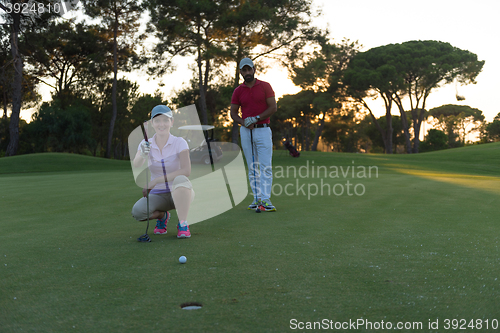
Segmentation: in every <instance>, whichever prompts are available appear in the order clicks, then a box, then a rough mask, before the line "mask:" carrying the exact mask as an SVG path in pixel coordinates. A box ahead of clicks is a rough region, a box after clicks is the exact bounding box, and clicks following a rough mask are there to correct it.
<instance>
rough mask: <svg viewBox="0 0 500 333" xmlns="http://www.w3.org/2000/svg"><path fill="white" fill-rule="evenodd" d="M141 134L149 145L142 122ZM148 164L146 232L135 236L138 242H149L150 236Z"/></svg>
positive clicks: (147, 177)
mask: <svg viewBox="0 0 500 333" xmlns="http://www.w3.org/2000/svg"><path fill="white" fill-rule="evenodd" d="M141 129H142V134H143V135H144V140H146V144H147V145H149V141H148V135H147V134H146V129H145V128H144V124H142V123H141ZM147 163H148V165H147V167H146V202H147V204H146V206H147V216H148V217H147V221H148V222H147V225H146V233H145V234H144V235H142V236H141V237H139V238H137V241H139V242H151V238H150V237H149V235H148V229H149V172H148V170H149V161H147Z"/></svg>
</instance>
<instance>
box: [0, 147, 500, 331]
mask: <svg viewBox="0 0 500 333" xmlns="http://www.w3.org/2000/svg"><path fill="white" fill-rule="evenodd" d="M499 153H500V144H487V145H481V146H473V147H466V148H460V149H454V150H447V151H442V152H435V153H427V154H419V155H394V156H386V155H365V154H336V153H315V152H303V153H302V155H301V157H300V158H297V159H294V158H291V157H288V156H286V154H281V153H280V152H276V153H275V158H274V167H275V180H274V184H275V191H276V192H277V191H278V190H279V189H280V187H281V188H282V189H284V188H285V187H286V186H287V185H289V187H288V193H291V194H293V195H291V196H288V195H285V194H284V193H282V194H281V195H274V196H273V203H274V204H275V205H276V207H277V209H278V211H277V212H275V213H262V214H255V213H253V212H251V211H248V210H247V209H246V205H248V203H249V202H250V201H251V196H250V195H249V196H248V197H247V200H246V201H243V202H242V203H240V204H239V205H238V206H237V207H236V208H235V209H232V210H230V211H228V212H226V213H224V214H222V215H219V216H217V217H215V218H212V219H209V220H207V221H204V222H201V223H197V224H195V225H193V226H192V228H191V231H192V234H193V237H192V238H191V239H189V240H178V239H176V237H175V231H174V229H175V227H174V226H170V228H169V234H168V235H166V236H156V235H152V239H153V242H152V243H147V244H144V243H138V242H137V241H136V238H137V237H138V236H139V235H140V234H142V233H143V232H144V224H142V223H137V222H135V220H133V219H132V217H131V216H130V210H131V207H132V205H133V204H134V202H135V201H136V200H137V199H138V198H139V196H140V189H139V188H138V187H137V186H136V185H135V184H134V183H133V179H132V178H133V177H132V173H131V171H130V169H129V168H130V165H129V164H128V162H123V161H109V160H104V159H94V158H91V157H82V156H78V155H65V154H42V155H26V156H19V157H15V158H2V159H0V183H1V193H0V197H1V198H0V199H1V201H0V202H1V220H0V228H1V230H2V232H1V234H0V276H1V280H2V285H1V288H0V325H1V331H2V332H18V331H40V332H67V331H75V332H132V331H136V332H165V331H168V332H286V331H305V330H306V327H304V329H301V330H292V329H291V328H290V327H291V324H290V321H291V320H292V319H296V320H297V322H304V323H306V322H319V321H322V320H323V319H328V320H332V321H333V322H348V321H349V320H352V321H356V320H357V319H360V318H363V319H365V320H369V321H371V322H378V323H380V322H381V321H384V322H386V323H387V322H392V323H394V324H395V323H397V322H407V321H408V322H421V323H423V331H427V332H438V331H439V332H442V331H443V330H444V320H445V319H458V320H460V319H466V320H467V323H469V321H470V320H471V319H482V320H486V319H489V322H490V325H491V321H492V320H494V319H496V320H500V310H498V299H499V296H500V265H499V263H500V250H499V240H500V236H499V235H500V225H499V221H498V217H499V215H500V214H499V213H500V208H499V207H500V169H499V165H500V164H499V162H500V161H499V156H500V154H499ZM307 165H309V169H306V166H307ZM293 166H294V167H295V170H296V171H299V170H302V174H301V175H302V176H304V175H305V171H306V170H309V175H308V177H301V176H300V174H297V175H296V177H294V176H293V173H292V171H293V168H292V167H293ZM313 166H315V167H317V166H324V167H326V168H327V170H328V171H329V173H328V174H327V175H328V176H327V177H324V175H323V177H317V174H315V177H313V176H312V167H313ZM352 166H355V167H356V169H355V170H356V173H355V174H354V176H355V177H352V173H349V172H348V173H346V176H347V177H346V178H344V177H343V175H342V170H343V171H345V170H346V169H347V167H352ZM362 166H365V167H369V166H372V167H377V170H378V174H377V176H375V174H374V173H373V174H372V177H371V178H368V177H365V178H362V177H359V176H362V174H358V173H357V172H358V171H360V170H362ZM301 167H302V169H300V168H301ZM279 168H281V169H282V170H287V168H288V171H289V174H288V176H286V173H282V174H281V175H278V174H277V171H278V169H279ZM336 168H337V169H338V170H339V174H338V175H339V177H338V178H335V177H333V176H335V169H336ZM321 170H324V169H321ZM349 170H351V171H352V169H349ZM316 171H317V170H316ZM277 176H279V177H277ZM347 181H349V184H351V186H350V188H349V189H350V193H351V195H348V189H347V185H346V184H347ZM290 184H291V185H290ZM325 184H328V185H325ZM359 184H361V185H362V186H361V185H359ZM302 185H303V187H302V189H303V191H301V190H299V189H298V187H299V188H300V186H302ZM341 185H342V187H343V188H344V193H343V194H342V195H335V193H332V192H330V194H328V193H327V190H328V188H330V190H331V189H332V188H334V186H337V187H335V190H336V193H337V194H339V193H340V188H341V187H340V186H341ZM356 185H358V187H357V190H358V194H360V193H361V190H362V189H364V193H363V195H356V194H355V193H354V186H356ZM322 186H323V187H322ZM321 188H323V195H321V193H320V192H319V191H321ZM315 189H317V190H318V193H317V194H316V195H312V193H314V190H315ZM292 192H293V193H292ZM308 192H309V193H308ZM308 194H309V195H308ZM308 197H309V199H308ZM181 255H185V256H186V257H187V260H188V261H187V263H186V264H185V265H181V264H179V263H178V262H177V260H178V258H179V256H181ZM191 301H193V302H200V303H202V304H203V308H202V309H200V310H196V311H186V310H182V309H180V304H182V303H184V302H191ZM437 319H439V321H440V322H439V325H440V327H439V329H438V330H432V329H428V323H429V320H430V321H436V320H437ZM483 329H485V328H484V327H483ZM353 331H360V332H361V331H367V330H366V328H365V327H363V328H361V327H360V328H359V329H358V330H353ZM401 331H405V330H401ZM407 331H412V330H407ZM413 331H416V330H413ZM447 331H453V330H447ZM455 331H459V330H455ZM462 331H463V330H462Z"/></svg>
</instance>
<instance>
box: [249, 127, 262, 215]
mask: <svg viewBox="0 0 500 333" xmlns="http://www.w3.org/2000/svg"><path fill="white" fill-rule="evenodd" d="M250 143H251V144H252V167H253V180H254V189H255V192H254V196H255V203H256V204H257V205H258V204H259V203H258V201H257V177H256V176H255V155H254V153H253V129H251V130H250ZM255 212H256V213H260V208H259V206H257V209H256V210H255Z"/></svg>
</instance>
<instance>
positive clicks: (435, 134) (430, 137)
mask: <svg viewBox="0 0 500 333" xmlns="http://www.w3.org/2000/svg"><path fill="white" fill-rule="evenodd" d="M446 148H448V136H447V135H446V133H445V132H443V131H440V130H438V129H435V128H431V129H430V130H429V131H428V132H427V135H426V136H425V140H424V141H423V142H422V144H421V145H420V151H421V152H422V153H423V152H428V151H435V150H442V149H446Z"/></svg>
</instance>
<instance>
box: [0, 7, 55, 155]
mask: <svg viewBox="0 0 500 333" xmlns="http://www.w3.org/2000/svg"><path fill="white" fill-rule="evenodd" d="M25 3H28V1H24V0H5V2H4V3H0V9H2V10H3V14H2V16H3V18H4V19H5V20H6V21H7V23H6V25H7V26H9V27H10V32H11V37H10V50H11V53H12V65H13V68H14V75H13V80H12V113H11V116H10V124H9V138H10V141H9V145H8V147H7V151H6V155H7V156H13V155H16V154H17V150H18V148H19V114H20V112H21V104H22V85H23V59H22V54H21V53H20V52H19V49H20V47H19V45H20V42H19V38H20V34H21V31H22V30H23V31H29V30H30V29H32V28H33V27H35V26H37V25H40V26H43V25H44V24H45V23H46V22H48V21H49V20H50V19H52V18H53V17H54V16H55V15H56V14H55V13H50V12H46V11H38V10H28V8H26V7H24V6H23V4H25ZM39 3H40V4H42V5H43V6H44V7H45V8H46V7H47V4H48V3H49V1H48V0H45V1H35V0H33V1H30V2H29V8H38V4H39ZM33 6H34V7H33ZM21 29H22V30H21Z"/></svg>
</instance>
